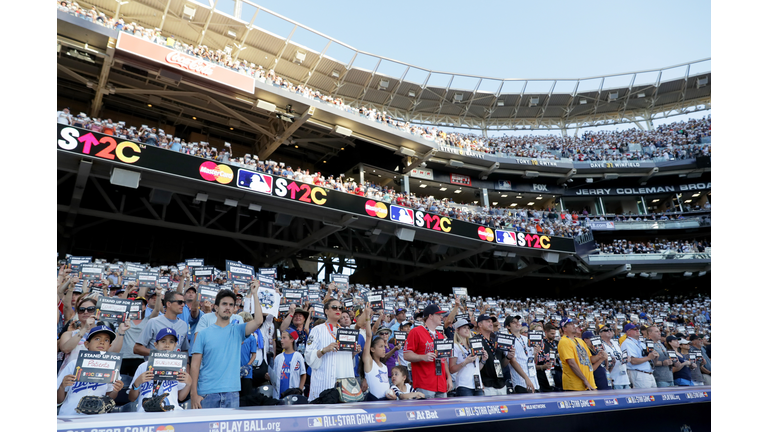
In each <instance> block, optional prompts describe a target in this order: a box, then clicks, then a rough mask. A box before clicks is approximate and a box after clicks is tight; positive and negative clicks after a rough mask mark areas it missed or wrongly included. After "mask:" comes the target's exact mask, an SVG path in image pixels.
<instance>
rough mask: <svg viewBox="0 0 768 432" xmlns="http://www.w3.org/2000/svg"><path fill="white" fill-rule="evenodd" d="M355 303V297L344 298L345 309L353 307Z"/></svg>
mask: <svg viewBox="0 0 768 432" xmlns="http://www.w3.org/2000/svg"><path fill="white" fill-rule="evenodd" d="M354 305H355V299H351V298H345V299H344V309H351V308H352V306H354Z"/></svg>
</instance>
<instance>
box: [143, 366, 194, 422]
mask: <svg viewBox="0 0 768 432" xmlns="http://www.w3.org/2000/svg"><path fill="white" fill-rule="evenodd" d="M148 364H149V362H144V363H142V364H140V365H139V367H137V368H136V373H135V374H134V375H133V379H132V380H131V387H130V388H131V389H133V387H134V383H135V382H136V379H137V378H138V377H139V376H140V375H141V374H143V373H144V372H146V371H147V365H148ZM152 385H153V382H152V381H147V382H145V383H142V384H141V387H139V398H138V401H137V402H138V406H137V407H136V412H144V405H143V404H144V399H146V398H148V397H152ZM186 386H187V385H186V384H184V383H180V382H178V381H176V380H165V381H163V382H162V384H160V391H159V393H158V394H163V393H165V392H168V397H166V398H165V404H166V405H173V406H175V407H176V408H175V409H176V410H180V409H182V408H181V405H179V390H181V389H183V388H184V387H186Z"/></svg>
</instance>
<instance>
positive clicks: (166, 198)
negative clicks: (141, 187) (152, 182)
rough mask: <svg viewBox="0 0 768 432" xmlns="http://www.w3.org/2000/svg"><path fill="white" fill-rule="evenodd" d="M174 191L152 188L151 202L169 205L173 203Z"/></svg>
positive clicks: (150, 193)
mask: <svg viewBox="0 0 768 432" xmlns="http://www.w3.org/2000/svg"><path fill="white" fill-rule="evenodd" d="M172 195H173V192H168V191H164V190H160V189H152V190H151V191H150V192H149V202H150V203H152V204H160V205H168V204H170V203H171V196H172Z"/></svg>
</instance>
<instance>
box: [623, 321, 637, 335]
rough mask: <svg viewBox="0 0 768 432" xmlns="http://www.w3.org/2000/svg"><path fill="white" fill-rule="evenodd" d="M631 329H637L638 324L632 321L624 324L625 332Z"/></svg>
mask: <svg viewBox="0 0 768 432" xmlns="http://www.w3.org/2000/svg"><path fill="white" fill-rule="evenodd" d="M629 330H637V326H636V325H634V324H632V323H627V324H625V325H624V333H626V332H628V331H629Z"/></svg>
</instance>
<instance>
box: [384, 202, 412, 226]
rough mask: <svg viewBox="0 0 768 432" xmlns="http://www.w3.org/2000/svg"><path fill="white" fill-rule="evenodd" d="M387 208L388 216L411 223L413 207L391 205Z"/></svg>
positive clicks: (394, 219)
mask: <svg viewBox="0 0 768 432" xmlns="http://www.w3.org/2000/svg"><path fill="white" fill-rule="evenodd" d="M389 210H390V213H389V217H390V218H391V219H392V220H393V221H395V222H400V223H404V224H408V225H413V209H409V208H405V207H400V206H396V205H391V206H389Z"/></svg>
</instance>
